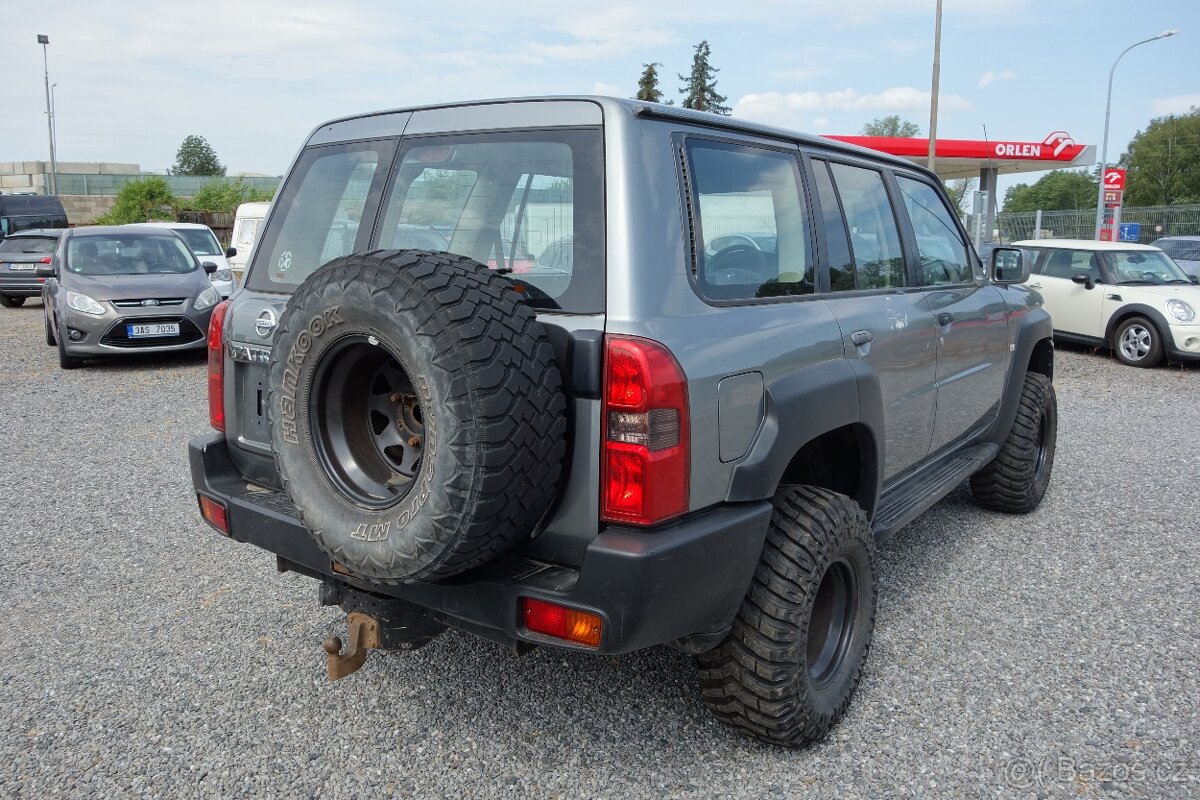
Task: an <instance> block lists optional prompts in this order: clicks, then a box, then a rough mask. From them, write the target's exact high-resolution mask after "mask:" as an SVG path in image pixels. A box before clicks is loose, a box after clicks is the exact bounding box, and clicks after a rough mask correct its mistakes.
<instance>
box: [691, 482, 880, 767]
mask: <svg viewBox="0 0 1200 800" xmlns="http://www.w3.org/2000/svg"><path fill="white" fill-rule="evenodd" d="M774 505H775V513H774V514H773V515H772V516H771V522H770V528H769V529H768V531H767V540H766V543H765V544H764V545H763V553H762V557H761V559H760V561H759V564H758V569H757V570H756V571H755V573H754V580H753V582H752V583H751V586H750V591H749V593H747V595H746V599H745V600H743V601H742V607H741V609H740V610H739V611H738V615H737V618H736V619H735V620H734V623H733V629H732V630H731V631H730V633H729V635H728V636H727V637H726V638H725V641H724V642H722V643H721V644H720V645H719V646H718V647H716V648H715V649H713V650H710V651H708V652H706V653H701V654H700V655H698V656H697V657H696V660H697V665H698V667H699V676H700V693H701V697H702V699H703V700H704V704H705V705H706V706H708V708H709V710H711V711H712V712H713V713H714V714H715V715H716V716H717V717H718V718H719V719H720V720H721V721H722V722H725V723H726V724H728V725H732V726H733V727H735V728H740V729H742V730H744V731H746V732H748V733H750V734H751V735H753V736H755V737H757V738H758V739H761V740H763V741H765V742H770V743H772V744H783V745H789V746H793V747H799V746H803V745H806V744H808V743H810V742H814V741H817V740H818V739H821V738H822V737H824V736H825V734H827V733H828V732H829V730H830V728H832V727H833V725H834V724H835V723H836V722H837V721H838V720H839V719H840V718H841V717H842V715H843V714H844V713H845V711H846V707H847V706H848V705H849V704H850V698H851V697H852V696H853V694H854V690H855V688H856V687H857V686H858V681H859V678H860V677H861V675H862V668H863V663H864V662H865V661H866V658H867V650H868V648H869V646H870V643H871V634H872V631H873V630H874V628H875V598H876V589H875V538H874V535H873V534H872V532H871V527H870V525H869V524H868V522H867V516H866V514H864V513H863V511H862V509H861V508H859V506H858V504H857V503H855V502H854V501H853V500H851V499H850V498H849V497H846V496H845V495H841V494H837V493H836V492H831V491H829V490H827V489H817V488H814V487H808V486H789V487H784V488H781V489H780V490H779V491H778V492H776V494H775V498H774Z"/></svg>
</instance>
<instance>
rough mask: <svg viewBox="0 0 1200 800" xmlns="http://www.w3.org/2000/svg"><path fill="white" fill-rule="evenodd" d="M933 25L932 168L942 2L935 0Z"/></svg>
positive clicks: (930, 128) (939, 73)
mask: <svg viewBox="0 0 1200 800" xmlns="http://www.w3.org/2000/svg"><path fill="white" fill-rule="evenodd" d="M935 13H936V17H935V21H934V23H933V91H932V92H930V96H929V164H928V167H929V169H930V170H933V167H934V155H935V154H936V153H937V107H938V82H939V80H940V79H941V75H942V0H937V11H936V12H935Z"/></svg>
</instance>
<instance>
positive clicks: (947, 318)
mask: <svg viewBox="0 0 1200 800" xmlns="http://www.w3.org/2000/svg"><path fill="white" fill-rule="evenodd" d="M951 322H954V315H953V314H951V313H950V312H949V311H943V312H942V313H940V314H938V325H949V324H950V323H951Z"/></svg>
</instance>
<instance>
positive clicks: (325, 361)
mask: <svg viewBox="0 0 1200 800" xmlns="http://www.w3.org/2000/svg"><path fill="white" fill-rule="evenodd" d="M270 386H271V394H270V398H269V402H268V410H269V415H270V426H271V441H272V443H273V445H274V448H275V461H276V464H277V466H278V468H279V475H280V478H281V480H282V482H283V487H284V489H285V490H286V491H287V493H288V495H289V497H291V499H292V501H293V503H295V505H296V508H297V509H298V511H299V512H300V516H301V519H302V520H303V522H304V525H305V527H307V528H308V530H309V531H311V532H312V534H313V536H314V537H315V539H316V541H317V543H318V544H319V545H320V546H321V548H322V549H323V550H325V552H326V553H328V554H329V555H330V557H332V558H333V559H334V560H335V561H336V562H338V563H339V564H341V565H343V566H345V567H346V568H348V569H349V570H350V571H351V572H352V573H354V574H357V575H361V576H364V577H369V578H375V579H379V580H384V581H394V582H399V581H405V582H411V581H416V580H422V579H437V578H443V577H447V576H450V575H454V574H457V573H459V572H462V571H464V570H467V569H470V568H471V567H474V566H477V565H479V564H482V563H484V562H485V561H488V560H489V559H491V558H493V557H494V556H496V555H498V554H499V553H501V552H502V551H504V550H506V549H507V548H509V547H512V546H513V545H514V544H516V543H517V542H518V541H520V540H522V539H523V538H525V537H527V536H528V535H529V534H530V533H531V532H532V531H533V530H534V529H535V528H536V526H537V524H538V522H539V520H540V519H541V518H542V517H543V516H544V515H545V513H546V512H547V510H548V509H549V507H550V504H551V503H552V501H553V499H554V497H555V494H556V491H557V487H558V482H559V478H560V474H561V471H562V461H563V456H564V453H565V451H566V440H565V433H566V401H565V399H564V397H563V393H562V385H561V378H560V375H559V370H558V367H557V366H556V364H555V359H554V351H553V350H552V348H551V346H550V344H549V342H548V341H547V340H546V335H545V332H544V330H543V328H542V326H541V323H539V322H538V321H537V319H536V317H535V315H534V312H533V310H532V309H531V308H530V307H529V306H528V305H526V304H525V303H523V302H522V300H521V296H520V295H519V294H518V293H517V292H516V291H514V290H513V284H512V283H511V282H510V281H509V280H508V279H507V278H505V277H503V276H501V275H500V274H498V273H496V272H495V271H493V270H489V269H487V268H486V267H484V266H483V265H482V264H479V263H478V262H476V261H472V260H471V259H468V258H464V257H462V256H457V255H454V254H452V253H429V252H418V251H411V250H404V251H380V252H374V253H367V254H365V255H352V256H347V257H345V258H339V259H337V260H335V261H331V262H330V263H328V264H326V265H325V266H323V267H321V268H320V269H319V270H317V271H316V272H315V273H313V274H312V275H311V276H310V277H309V278H308V279H307V280H305V281H304V283H303V284H302V285H301V286H300V288H299V289H298V290H297V291H296V293H295V294H294V295H293V296H292V298H291V300H290V301H289V302H288V305H287V309H286V311H285V312H284V314H283V319H282V320H281V322H280V330H279V335H278V337H277V338H276V340H275V346H274V349H273V354H272V362H271V376H270Z"/></svg>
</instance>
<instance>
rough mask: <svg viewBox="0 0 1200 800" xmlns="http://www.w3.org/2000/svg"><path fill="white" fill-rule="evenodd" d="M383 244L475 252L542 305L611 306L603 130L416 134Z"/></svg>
mask: <svg viewBox="0 0 1200 800" xmlns="http://www.w3.org/2000/svg"><path fill="white" fill-rule="evenodd" d="M376 245H377V246H378V247H382V248H391V247H396V248H410V249H419V250H435V251H442V252H451V253H458V254H459V255H464V256H467V257H469V258H473V259H475V260H476V261H479V262H480V263H482V264H484V265H486V266H487V267H488V269H493V270H496V271H498V272H501V273H503V274H504V275H506V276H508V277H509V278H510V279H511V280H512V281H513V283H514V287H515V288H516V289H517V291H519V292H522V293H523V294H524V295H525V299H526V301H527V302H528V303H529V304H530V305H532V306H534V307H537V308H551V309H562V310H565V311H572V312H598V311H602V310H603V308H604V205H603V164H602V157H601V137H600V132H599V131H596V130H573V131H531V132H522V133H488V134H473V135H459V136H437V137H427V138H426V137H423V138H420V139H412V140H408V141H406V142H405V143H404V145H403V147H402V150H401V153H400V156H399V159H398V163H397V165H396V169H395V176H394V178H393V179H392V185H391V188H390V189H389V190H388V192H387V196H386V197H385V199H384V202H383V215H382V218H381V222H380V225H379V234H378V238H377V242H376Z"/></svg>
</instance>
